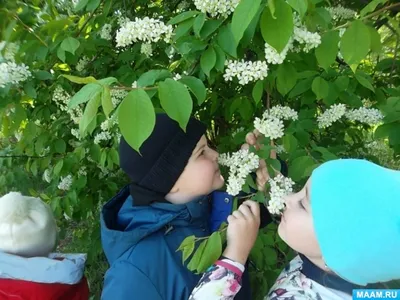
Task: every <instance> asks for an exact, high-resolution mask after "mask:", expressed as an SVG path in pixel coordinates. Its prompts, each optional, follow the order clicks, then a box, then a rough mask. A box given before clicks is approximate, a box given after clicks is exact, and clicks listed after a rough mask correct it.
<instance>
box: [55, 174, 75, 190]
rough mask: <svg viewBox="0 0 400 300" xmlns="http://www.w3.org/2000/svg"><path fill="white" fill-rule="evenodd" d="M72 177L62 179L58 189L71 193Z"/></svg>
mask: <svg viewBox="0 0 400 300" xmlns="http://www.w3.org/2000/svg"><path fill="white" fill-rule="evenodd" d="M72 181H73V179H72V175H68V176H67V177H61V181H60V183H59V184H58V189H60V190H63V191H69V189H70V188H71V185H72Z"/></svg>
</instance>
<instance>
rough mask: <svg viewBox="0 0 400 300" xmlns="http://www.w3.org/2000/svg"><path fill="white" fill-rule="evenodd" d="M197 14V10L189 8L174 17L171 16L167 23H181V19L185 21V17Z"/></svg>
mask: <svg viewBox="0 0 400 300" xmlns="http://www.w3.org/2000/svg"><path fill="white" fill-rule="evenodd" d="M198 14H199V12H198V11H195V10H190V11H185V12H183V13H181V14H179V15H177V16H176V17H174V18H172V19H171V20H169V21H168V23H167V24H168V25H175V24H178V23H181V22H183V21H186V20H187V19H191V18H193V17H195V16H197V15H198Z"/></svg>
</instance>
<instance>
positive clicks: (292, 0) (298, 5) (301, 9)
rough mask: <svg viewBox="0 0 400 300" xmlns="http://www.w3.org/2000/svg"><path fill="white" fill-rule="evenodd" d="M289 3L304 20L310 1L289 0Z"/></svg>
mask: <svg viewBox="0 0 400 300" xmlns="http://www.w3.org/2000/svg"><path fill="white" fill-rule="evenodd" d="M287 3H288V4H289V5H290V6H291V7H292V8H293V9H294V10H295V11H297V12H298V13H299V15H300V19H303V17H304V15H305V14H306V12H307V7H308V1H307V0H287Z"/></svg>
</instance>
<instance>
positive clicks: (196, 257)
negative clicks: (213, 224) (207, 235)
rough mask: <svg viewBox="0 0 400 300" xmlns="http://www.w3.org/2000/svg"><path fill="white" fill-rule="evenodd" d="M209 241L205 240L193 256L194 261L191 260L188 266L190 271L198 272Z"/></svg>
mask: <svg viewBox="0 0 400 300" xmlns="http://www.w3.org/2000/svg"><path fill="white" fill-rule="evenodd" d="M206 244H207V240H204V241H202V242H201V243H200V245H199V247H198V248H197V249H196V252H195V253H194V255H193V256H192V259H191V260H190V262H189V264H188V265H187V268H188V269H189V270H190V271H196V269H197V267H198V265H199V263H200V260H201V258H202V256H203V252H204V248H205V247H206Z"/></svg>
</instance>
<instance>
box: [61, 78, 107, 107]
mask: <svg viewBox="0 0 400 300" xmlns="http://www.w3.org/2000/svg"><path fill="white" fill-rule="evenodd" d="M102 90H103V87H102V86H101V85H100V84H97V83H89V84H87V85H85V86H84V87H82V88H81V89H80V90H79V92H77V93H76V94H75V95H74V96H73V97H72V98H71V100H69V102H68V107H69V108H75V107H77V106H78V105H79V104H82V103H85V102H88V101H90V100H92V99H94V98H96V97H98V96H99V95H100V93H101V92H102Z"/></svg>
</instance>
